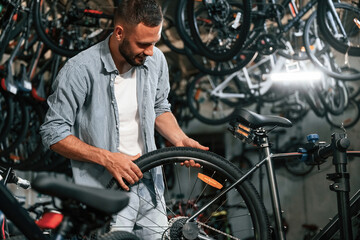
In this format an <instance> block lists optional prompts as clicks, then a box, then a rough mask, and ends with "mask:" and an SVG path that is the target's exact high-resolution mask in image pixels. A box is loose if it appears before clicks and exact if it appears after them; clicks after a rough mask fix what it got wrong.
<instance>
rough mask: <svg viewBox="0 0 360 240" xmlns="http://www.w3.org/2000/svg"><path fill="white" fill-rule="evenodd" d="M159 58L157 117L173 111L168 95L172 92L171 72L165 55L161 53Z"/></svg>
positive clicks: (156, 99) (156, 100)
mask: <svg viewBox="0 0 360 240" xmlns="http://www.w3.org/2000/svg"><path fill="white" fill-rule="evenodd" d="M158 56H159V61H158V62H159V63H160V64H159V65H158V66H160V68H159V72H158V84H157V89H156V98H155V113H156V117H158V116H159V115H161V114H162V113H164V112H170V111H171V105H170V103H169V101H168V95H169V92H170V83H169V70H168V66H167V62H166V59H165V56H164V54H163V53H160V54H159V55H158Z"/></svg>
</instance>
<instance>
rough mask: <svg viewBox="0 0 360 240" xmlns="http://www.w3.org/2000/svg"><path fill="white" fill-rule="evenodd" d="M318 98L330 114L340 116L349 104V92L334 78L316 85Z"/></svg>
mask: <svg viewBox="0 0 360 240" xmlns="http://www.w3.org/2000/svg"><path fill="white" fill-rule="evenodd" d="M315 87H316V91H317V93H318V94H317V96H318V97H319V98H320V100H321V102H322V103H323V105H324V107H325V108H326V110H327V111H328V112H330V113H331V114H334V115H340V114H341V113H342V112H343V111H344V109H345V108H346V106H347V104H348V91H347V88H346V86H345V84H344V83H343V82H342V81H340V80H336V79H333V78H327V79H324V81H322V83H321V84H316V85H315Z"/></svg>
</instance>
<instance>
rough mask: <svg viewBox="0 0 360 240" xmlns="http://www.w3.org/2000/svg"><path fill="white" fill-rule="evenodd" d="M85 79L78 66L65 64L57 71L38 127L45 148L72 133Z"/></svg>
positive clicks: (82, 98) (84, 86)
mask: <svg viewBox="0 0 360 240" xmlns="http://www.w3.org/2000/svg"><path fill="white" fill-rule="evenodd" d="M85 90H86V81H85V79H84V74H81V70H80V69H79V68H74V67H72V66H71V64H70V63H68V64H66V65H65V66H64V67H63V68H62V69H61V71H60V72H59V74H58V76H57V78H56V80H55V82H54V84H53V91H54V92H53V94H52V95H50V96H49V97H48V99H47V102H48V106H49V109H48V111H47V113H46V116H45V121H44V123H43V124H42V125H41V127H40V135H41V138H42V143H43V145H44V146H45V147H46V148H50V146H51V145H53V144H55V143H57V142H58V141H60V140H62V139H64V138H65V137H67V136H69V135H71V134H72V127H73V125H74V123H75V121H76V113H77V111H78V109H79V107H81V105H83V103H84V101H85Z"/></svg>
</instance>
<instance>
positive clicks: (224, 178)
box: [108, 147, 270, 239]
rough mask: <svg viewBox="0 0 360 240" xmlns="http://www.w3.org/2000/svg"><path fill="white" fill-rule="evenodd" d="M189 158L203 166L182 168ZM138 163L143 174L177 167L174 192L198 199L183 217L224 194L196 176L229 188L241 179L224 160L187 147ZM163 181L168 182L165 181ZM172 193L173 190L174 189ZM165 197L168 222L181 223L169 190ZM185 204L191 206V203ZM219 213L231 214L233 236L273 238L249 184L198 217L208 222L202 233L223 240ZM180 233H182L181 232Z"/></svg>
mask: <svg viewBox="0 0 360 240" xmlns="http://www.w3.org/2000/svg"><path fill="white" fill-rule="evenodd" d="M188 159H193V160H194V161H195V162H197V163H199V164H200V165H201V166H202V167H201V168H186V167H182V166H180V164H179V163H181V162H183V161H184V160H188ZM135 163H136V164H137V165H138V167H139V168H140V170H141V171H142V172H147V171H149V170H151V169H153V168H155V167H158V166H163V165H167V164H171V165H174V167H175V176H176V178H177V184H176V186H175V191H178V192H177V194H175V196H178V197H179V198H180V199H181V200H184V199H185V200H186V199H187V200H195V202H193V204H192V205H185V207H187V208H186V209H182V212H183V213H185V216H184V215H182V216H183V217H188V216H191V215H192V214H193V213H194V212H193V210H194V209H193V206H195V205H196V206H197V208H200V207H201V204H202V203H203V204H206V203H208V202H209V201H208V200H209V199H212V198H213V197H214V196H216V195H217V194H218V193H219V192H220V191H221V190H220V189H221V187H219V185H217V187H218V188H215V187H212V186H210V185H207V184H206V183H208V182H203V181H202V180H200V176H199V175H197V174H199V173H203V174H206V175H207V176H209V177H210V178H211V179H212V180H215V181H217V182H218V183H219V184H223V186H228V185H229V184H231V183H233V182H234V181H235V180H236V179H240V178H241V176H242V173H241V171H240V170H239V169H238V168H237V167H236V166H235V165H233V164H232V163H230V162H229V161H227V160H226V159H224V158H223V157H221V156H219V155H217V154H215V153H212V152H209V151H204V150H199V149H194V148H188V147H168V148H162V149H159V150H156V151H152V152H149V153H147V154H144V155H143V156H141V157H140V158H139V159H137V160H136V161H135ZM179 174H188V176H183V175H182V177H181V181H179V179H180V177H179ZM164 181H165V183H166V179H165V180H164ZM188 181H189V182H188ZM115 182H116V181H115V180H114V179H112V180H111V181H110V183H109V186H108V187H111V188H116V187H117V184H115ZM165 186H166V184H165ZM186 188H188V189H186ZM219 188H220V189H219ZM172 191H174V189H173V190H172ZM173 193H174V192H173ZM175 193H176V192H175ZM233 194H235V195H233ZM164 196H165V198H166V203H167V206H166V208H167V211H168V213H167V216H168V219H170V221H171V219H172V221H174V220H175V222H176V220H179V218H176V217H179V215H178V212H177V211H178V210H180V209H178V208H177V206H174V208H170V207H171V203H172V201H171V199H173V198H172V197H171V195H170V193H169V192H167V191H166V189H165V195H164ZM233 197H234V198H233ZM224 198H225V199H224ZM204 201H205V202H204ZM186 203H188V201H187V202H186ZM188 204H189V203H188ZM217 204H220V205H217ZM215 205H216V206H215ZM195 211H196V210H195ZM219 211H224V212H226V213H227V214H228V215H227V217H228V218H229V219H230V220H229V222H230V223H232V233H229V234H230V237H237V238H241V239H242V237H243V238H246V237H253V239H270V231H269V225H268V224H269V221H268V217H267V214H266V210H265V207H264V205H263V204H262V202H261V200H260V196H259V194H258V193H257V192H256V189H255V188H254V186H253V185H252V184H251V183H250V182H249V181H247V180H245V181H244V182H242V183H239V184H238V185H237V186H236V189H233V190H230V191H229V192H227V195H226V196H222V199H221V200H220V202H219V201H215V202H214V203H213V204H211V205H210V206H209V207H208V208H207V209H206V211H204V212H202V214H201V215H199V216H198V218H197V222H198V223H199V222H201V220H204V219H207V221H206V224H205V226H204V225H201V226H202V227H201V228H202V230H204V232H206V233H207V235H209V234H217V236H220V237H221V235H219V233H218V232H216V231H215V230H216V226H215V225H214V222H212V220H213V218H215V212H217V213H218V212H219ZM224 212H223V213H224ZM241 213H243V214H241ZM240 215H241V216H240ZM234 221H235V222H234ZM218 223H219V222H218ZM199 224H200V223H199ZM209 226H211V227H213V228H215V230H214V229H210V228H209ZM176 227H179V226H178V225H175V224H172V225H170V231H172V230H174V228H175V229H176ZM180 227H181V226H180ZM218 227H221V226H218ZM204 228H206V229H204ZM178 230H179V231H180V232H181V229H178ZM217 230H218V229H217ZM231 234H233V235H231ZM224 237H226V236H224ZM210 238H211V236H210ZM176 239H177V238H176ZM179 239H180V238H179ZM217 239H219V238H217Z"/></svg>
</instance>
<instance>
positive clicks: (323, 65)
mask: <svg viewBox="0 0 360 240" xmlns="http://www.w3.org/2000/svg"><path fill="white" fill-rule="evenodd" d="M334 6H335V8H338V6H339V4H338V3H335V4H334ZM316 14H317V13H316V12H314V13H313V14H312V15H311V16H310V17H309V18H308V20H307V21H306V24H305V28H304V46H305V50H306V53H307V54H308V56H309V58H310V60H311V61H312V62H313V63H314V65H315V66H317V67H318V68H319V69H320V70H321V71H322V72H324V73H325V74H327V75H328V76H331V77H333V78H336V79H341V80H344V81H352V80H358V79H360V73H359V72H358V71H346V70H345V71H344V69H347V68H349V63H350V62H352V61H353V60H355V59H353V58H352V57H349V56H346V54H345V55H344V54H341V53H340V52H337V51H336V50H335V49H333V48H331V47H330V46H329V45H328V44H327V42H326V39H323V36H322V35H321V34H320V32H319V29H318V26H317V18H316Z"/></svg>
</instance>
